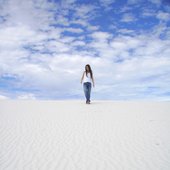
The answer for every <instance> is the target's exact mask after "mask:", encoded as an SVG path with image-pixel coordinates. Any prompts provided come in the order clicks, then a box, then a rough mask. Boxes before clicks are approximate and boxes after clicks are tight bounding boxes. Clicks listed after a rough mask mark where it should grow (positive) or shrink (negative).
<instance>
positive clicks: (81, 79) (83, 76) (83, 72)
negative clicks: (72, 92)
mask: <svg viewBox="0 0 170 170" xmlns="http://www.w3.org/2000/svg"><path fill="white" fill-rule="evenodd" d="M84 73H85V71H84V72H83V75H82V78H81V81H80V83H82V81H83V79H84Z"/></svg>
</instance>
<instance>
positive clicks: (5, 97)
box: [0, 95, 9, 100]
mask: <svg viewBox="0 0 170 170" xmlns="http://www.w3.org/2000/svg"><path fill="white" fill-rule="evenodd" d="M6 99H9V98H8V97H7V96H4V95H0V100H6Z"/></svg>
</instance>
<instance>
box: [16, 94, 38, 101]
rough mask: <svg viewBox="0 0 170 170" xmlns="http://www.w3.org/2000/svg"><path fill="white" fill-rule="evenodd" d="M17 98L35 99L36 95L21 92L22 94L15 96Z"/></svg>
mask: <svg viewBox="0 0 170 170" xmlns="http://www.w3.org/2000/svg"><path fill="white" fill-rule="evenodd" d="M17 99H19V100H35V99H36V97H35V95H34V94H32V93H28V94H22V95H19V96H17Z"/></svg>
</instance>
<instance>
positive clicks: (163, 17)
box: [156, 11, 170, 21]
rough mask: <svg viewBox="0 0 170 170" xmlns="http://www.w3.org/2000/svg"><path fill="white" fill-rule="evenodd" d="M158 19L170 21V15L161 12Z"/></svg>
mask: <svg viewBox="0 0 170 170" xmlns="http://www.w3.org/2000/svg"><path fill="white" fill-rule="evenodd" d="M156 17H157V18H158V19H160V20H163V21H168V20H170V14H169V13H167V12H162V11H159V12H158V14H157V16H156Z"/></svg>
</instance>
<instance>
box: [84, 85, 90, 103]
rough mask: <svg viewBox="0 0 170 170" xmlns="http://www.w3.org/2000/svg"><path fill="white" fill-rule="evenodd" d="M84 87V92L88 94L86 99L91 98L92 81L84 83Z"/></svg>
mask: <svg viewBox="0 0 170 170" xmlns="http://www.w3.org/2000/svg"><path fill="white" fill-rule="evenodd" d="M83 89H84V94H85V96H86V100H87V101H89V100H90V93H91V83H90V82H85V83H83Z"/></svg>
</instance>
